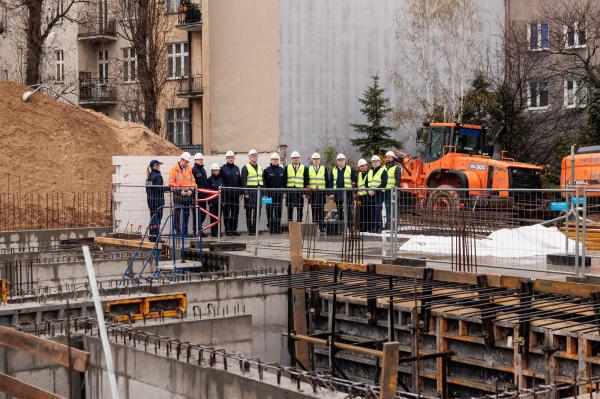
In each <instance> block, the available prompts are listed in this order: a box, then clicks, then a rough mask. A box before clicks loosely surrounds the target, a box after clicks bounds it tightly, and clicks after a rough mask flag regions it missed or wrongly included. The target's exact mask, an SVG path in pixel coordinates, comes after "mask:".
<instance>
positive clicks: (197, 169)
mask: <svg viewBox="0 0 600 399" xmlns="http://www.w3.org/2000/svg"><path fill="white" fill-rule="evenodd" d="M192 174H193V175H194V179H195V180H196V187H198V188H207V187H208V182H207V178H206V170H204V165H198V164H196V165H194V167H193V168H192Z"/></svg>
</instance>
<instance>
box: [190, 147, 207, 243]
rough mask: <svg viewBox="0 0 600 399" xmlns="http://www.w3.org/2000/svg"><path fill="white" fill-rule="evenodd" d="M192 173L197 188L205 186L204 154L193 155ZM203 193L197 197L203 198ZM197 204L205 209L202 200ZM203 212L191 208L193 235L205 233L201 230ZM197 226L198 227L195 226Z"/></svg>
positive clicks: (204, 235) (203, 235)
mask: <svg viewBox="0 0 600 399" xmlns="http://www.w3.org/2000/svg"><path fill="white" fill-rule="evenodd" d="M192 174H193V175H194V180H196V187H197V188H207V187H208V181H207V176H206V171H205V170H204V155H202V153H200V152H198V153H196V154H195V155H194V167H193V168H192ZM203 197H204V194H202V193H198V195H197V198H203ZM198 206H199V207H201V208H203V209H205V208H206V204H205V203H204V202H198ZM204 216H205V214H204V212H202V211H201V210H200V209H196V208H192V227H193V232H194V236H196V235H197V234H198V233H200V234H201V235H202V237H206V234H204V232H203V231H202V225H203V224H204ZM196 226H198V228H196Z"/></svg>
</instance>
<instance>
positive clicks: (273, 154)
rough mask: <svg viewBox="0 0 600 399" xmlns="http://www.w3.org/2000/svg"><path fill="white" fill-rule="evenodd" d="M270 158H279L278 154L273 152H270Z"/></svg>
mask: <svg viewBox="0 0 600 399" xmlns="http://www.w3.org/2000/svg"><path fill="white" fill-rule="evenodd" d="M271 159H279V154H278V153H276V152H274V153H272V154H271Z"/></svg>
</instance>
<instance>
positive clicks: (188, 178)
mask: <svg viewBox="0 0 600 399" xmlns="http://www.w3.org/2000/svg"><path fill="white" fill-rule="evenodd" d="M169 187H171V188H183V187H189V188H192V187H196V179H194V174H193V173H192V168H190V167H189V166H186V167H185V168H183V169H181V166H180V165H179V162H177V163H176V164H175V165H174V166H173V167H172V168H171V169H169Z"/></svg>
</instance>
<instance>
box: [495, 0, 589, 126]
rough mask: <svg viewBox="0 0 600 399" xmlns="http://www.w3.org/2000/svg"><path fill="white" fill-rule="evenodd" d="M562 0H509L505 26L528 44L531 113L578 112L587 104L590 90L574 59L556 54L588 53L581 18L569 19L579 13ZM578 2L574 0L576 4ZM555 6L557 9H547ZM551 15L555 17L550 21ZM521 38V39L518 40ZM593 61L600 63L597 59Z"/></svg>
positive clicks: (528, 103) (583, 54)
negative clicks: (566, 10) (564, 10)
mask: <svg viewBox="0 0 600 399" xmlns="http://www.w3.org/2000/svg"><path fill="white" fill-rule="evenodd" d="M566 4H567V3H566V2H564V1H562V0H552V1H548V0H507V1H506V15H507V22H506V29H507V33H508V32H509V31H510V35H511V36H512V37H513V39H515V37H516V40H520V41H522V43H523V47H526V51H527V53H528V61H527V62H530V63H531V67H530V72H529V75H530V77H529V79H528V81H527V110H528V111H529V112H530V113H537V114H545V113H550V112H552V113H556V112H563V113H565V112H566V113H571V114H575V113H577V112H578V111H581V110H582V109H584V108H585V107H586V105H587V90H586V86H585V84H584V82H583V77H582V73H581V72H582V71H581V70H579V68H578V63H577V62H576V60H575V58H570V57H566V56H563V57H561V56H557V55H556V53H559V52H560V53H564V54H569V53H570V54H574V55H580V56H582V57H583V58H586V57H587V56H588V50H590V49H589V48H588V32H587V31H586V29H585V28H583V27H581V26H580V24H579V21H567V20H568V18H569V17H570V16H571V17H574V16H576V15H579V12H577V11H576V10H569V11H568V12H565V13H564V16H561V11H560V10H563V9H566V8H559V7H558V6H559V5H560V6H561V7H566V6H565V5H566ZM576 5H577V3H576V2H573V7H576ZM554 7H556V11H552V12H548V11H549V10H550V9H552V8H554ZM549 18H552V19H553V20H548V19H549ZM518 37H520V39H518ZM594 62H596V63H597V62H598V59H595V60H594Z"/></svg>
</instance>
